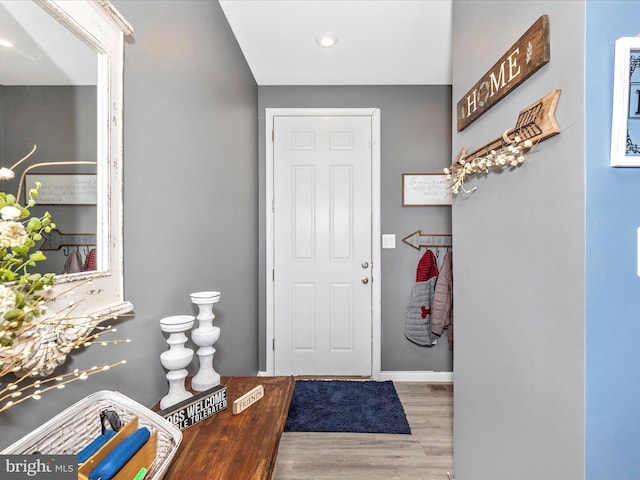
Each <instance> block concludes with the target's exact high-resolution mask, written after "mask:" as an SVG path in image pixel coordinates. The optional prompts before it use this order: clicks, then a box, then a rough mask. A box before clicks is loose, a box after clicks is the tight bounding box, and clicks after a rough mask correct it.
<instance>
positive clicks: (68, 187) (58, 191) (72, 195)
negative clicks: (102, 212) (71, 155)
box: [24, 173, 98, 205]
mask: <svg viewBox="0 0 640 480" xmlns="http://www.w3.org/2000/svg"><path fill="white" fill-rule="evenodd" d="M36 182H40V183H41V184H42V186H41V187H40V189H39V190H38V196H37V197H36V203H37V204H38V205H96V203H97V192H98V184H97V176H96V175H95V174H91V173H27V174H26V175H25V179H24V183H25V192H27V191H29V189H30V188H33V187H34V185H35V183H36Z"/></svg>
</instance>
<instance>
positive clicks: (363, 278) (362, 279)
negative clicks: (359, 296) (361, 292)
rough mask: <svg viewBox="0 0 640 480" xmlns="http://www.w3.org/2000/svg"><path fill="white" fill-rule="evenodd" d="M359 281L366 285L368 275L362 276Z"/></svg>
mask: <svg viewBox="0 0 640 480" xmlns="http://www.w3.org/2000/svg"><path fill="white" fill-rule="evenodd" d="M360 281H361V282H362V283H364V284H365V285H366V284H367V283H369V277H362V278H361V279H360Z"/></svg>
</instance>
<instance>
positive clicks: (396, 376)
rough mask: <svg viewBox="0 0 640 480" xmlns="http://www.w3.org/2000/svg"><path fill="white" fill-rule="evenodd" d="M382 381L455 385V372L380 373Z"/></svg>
mask: <svg viewBox="0 0 640 480" xmlns="http://www.w3.org/2000/svg"><path fill="white" fill-rule="evenodd" d="M380 380H393V381H396V382H427V383H453V372H432V371H422V372H418V371H416V372H391V371H387V372H380Z"/></svg>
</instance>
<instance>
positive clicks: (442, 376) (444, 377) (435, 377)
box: [258, 370, 453, 383]
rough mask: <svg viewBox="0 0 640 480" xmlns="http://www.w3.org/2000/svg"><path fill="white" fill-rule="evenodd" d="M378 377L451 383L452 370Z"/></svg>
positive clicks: (388, 373)
mask: <svg viewBox="0 0 640 480" xmlns="http://www.w3.org/2000/svg"><path fill="white" fill-rule="evenodd" d="M268 376H269V375H268V374H267V372H265V371H264V370H259V371H258V377H268ZM379 379H380V380H381V381H383V380H393V381H396V382H427V383H453V372H432V371H426V372H425V371H422V372H419V371H416V372H413V371H412V372H391V371H389V372H380V377H379Z"/></svg>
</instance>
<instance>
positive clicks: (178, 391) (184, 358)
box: [160, 315, 195, 409]
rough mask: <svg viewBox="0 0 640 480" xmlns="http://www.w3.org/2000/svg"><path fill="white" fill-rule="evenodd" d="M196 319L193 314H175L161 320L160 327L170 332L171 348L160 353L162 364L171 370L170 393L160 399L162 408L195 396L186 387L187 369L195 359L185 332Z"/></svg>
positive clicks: (169, 375)
mask: <svg viewBox="0 0 640 480" xmlns="http://www.w3.org/2000/svg"><path fill="white" fill-rule="evenodd" d="M194 321H195V319H194V317H193V315H174V316H171V317H165V318H162V319H161V320H160V329H161V330H162V331H163V332H165V333H168V334H169V338H168V339H167V343H168V344H169V350H167V351H165V352H162V353H161V354H160V362H161V363H162V366H163V367H164V368H166V369H167V370H169V372H167V380H168V381H169V393H167V394H166V395H165V396H164V397H162V400H160V408H161V409H165V408H168V407H170V406H171V405H175V404H176V403H178V402H181V401H182V400H186V399H187V398H191V397H193V394H192V393H191V392H188V391H187V389H186V388H185V379H186V378H187V375H188V372H187V370H186V369H187V367H188V366H189V364H190V363H191V360H192V359H193V350H191V349H190V348H186V347H185V346H184V344H185V343H186V341H187V336H186V335H185V332H186V331H188V330H190V329H191V328H192V327H193V323H194Z"/></svg>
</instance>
